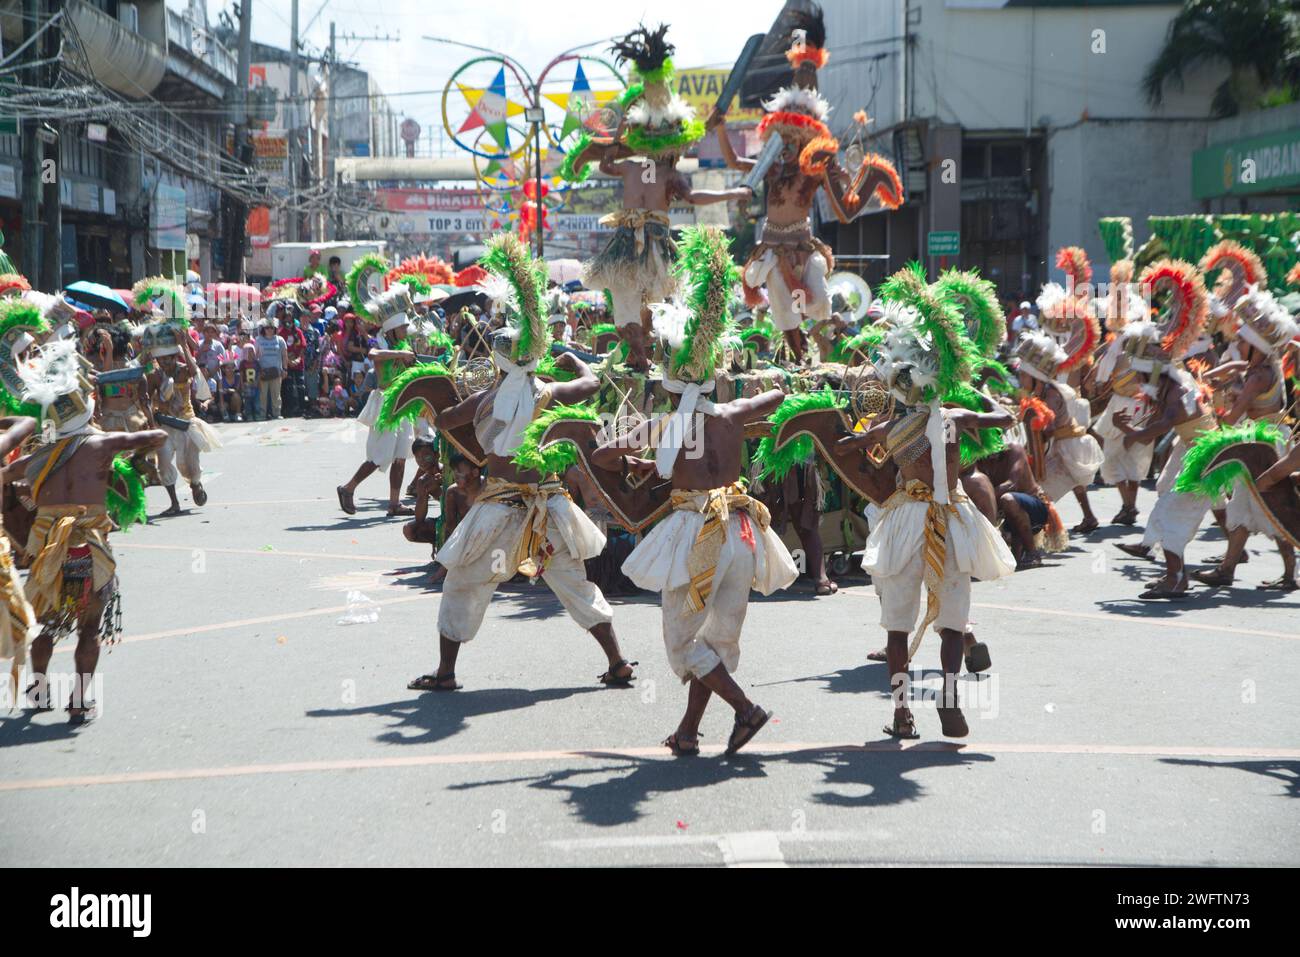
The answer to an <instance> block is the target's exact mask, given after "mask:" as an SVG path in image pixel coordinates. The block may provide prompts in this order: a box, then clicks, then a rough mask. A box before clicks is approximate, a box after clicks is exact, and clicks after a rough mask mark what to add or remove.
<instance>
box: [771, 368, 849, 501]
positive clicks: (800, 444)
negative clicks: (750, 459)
mask: <svg viewBox="0 0 1300 957" xmlns="http://www.w3.org/2000/svg"><path fill="white" fill-rule="evenodd" d="M846 405H847V402H846V400H844V399H841V398H839V397H838V396H836V394H835V393H834V392H832V391H831V390H830V389H822V390H821V391H819V392H800V393H797V394H795V395H790V396H786V397H785V399H784V400H783V401H782V402H781V404H780V405H779V406H777V409H776V411H775V412H773V413H772V414H771V415H769V416H768V417H767V421H768V422H770V423H772V431H773V433H775V432H777V431H779V430H780V428H781V426H782V425H784V424H785V423H786V422H788V421H790V420H791V419H793V418H794V417H795V416H796V415H799V414H800V413H801V412H810V411H812V410H814V409H842V408H844V407H845V406H846ZM812 454H813V440H812V436H809V435H801V436H799V437H798V438H796V439H792V440H791V441H789V442H787V443H786V444H785V445H783V446H782V447H781V448H779V449H778V448H777V447H776V438H775V435H772V436H768V437H767V438H764V439H760V440H759V443H758V448H757V449H755V450H754V461H756V462H758V463H759V464H760V473H759V476H760V478H762V479H764V480H767V479H769V478H775V479H776V480H777V481H781V480H783V479H784V478H785V477H786V475H787V474H788V473H789V471H790V470H791V469H792V468H794V467H795V466H797V465H802V464H803V463H804V462H807V461H808V457H809V456H811V455H812Z"/></svg>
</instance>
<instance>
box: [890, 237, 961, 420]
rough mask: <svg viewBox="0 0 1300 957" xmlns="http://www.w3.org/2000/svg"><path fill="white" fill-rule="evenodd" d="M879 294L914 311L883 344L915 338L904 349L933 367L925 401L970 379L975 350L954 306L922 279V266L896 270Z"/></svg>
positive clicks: (912, 264)
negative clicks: (912, 346)
mask: <svg viewBox="0 0 1300 957" xmlns="http://www.w3.org/2000/svg"><path fill="white" fill-rule="evenodd" d="M881 295H882V296H883V297H884V298H886V299H891V300H894V301H895V302H900V303H902V304H903V305H907V306H911V307H912V308H913V309H915V310H916V314H917V315H916V321H915V322H914V323H911V324H909V325H908V326H900V327H897V328H895V329H891V330H889V331H888V332H887V333H886V335H885V341H884V343H883V346H884V347H885V348H890V346H891V344H892V345H893V347H894V348H895V349H897V348H898V346H899V345H903V346H906V345H907V342H906V340H908V339H914V340H915V342H914V344H915V346H916V349H915V350H910V349H909V350H907V351H911V352H913V353H914V355H913V356H912V357H911V358H918V359H922V360H923V361H924V362H925V364H926V365H932V366H933V382H931V383H930V384H928V386H927V388H926V390H925V393H924V395H925V401H927V402H929V401H933V400H934V399H937V398H941V397H943V396H947V395H949V394H951V393H952V392H953V391H954V390H955V389H956V388H957V387H958V386H960V385H963V384H965V383H967V382H970V380H971V376H972V374H973V373H974V370H975V367H976V365H977V364H978V362H979V358H980V356H979V350H978V349H976V347H975V344H974V343H973V342H971V340H970V339H969V338H967V337H966V333H965V331H964V329H963V327H962V322H961V315H960V313H959V312H958V311H957V307H956V305H955V304H954V303H952V302H951V301H948V300H945V299H941V298H939V296H937V295H936V294H935V292H934V290H932V289H931V288H930V285H929V283H927V282H926V279H925V267H923V266H922V265H921V264H920V263H917V262H914V263H911V264H910V265H908V266H906V267H905V268H903V269H901V270H899V271H898V272H897V273H895V274H894V275H893V276H891V277H889V279H888V280H886V281H885V283H884V285H883V286H882V287H881ZM930 353H933V355H929V354H930ZM904 358H907V357H904Z"/></svg>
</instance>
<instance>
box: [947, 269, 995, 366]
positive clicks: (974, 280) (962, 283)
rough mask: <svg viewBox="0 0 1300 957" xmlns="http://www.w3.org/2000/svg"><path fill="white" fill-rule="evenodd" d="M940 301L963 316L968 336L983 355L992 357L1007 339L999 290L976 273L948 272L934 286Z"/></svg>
mask: <svg viewBox="0 0 1300 957" xmlns="http://www.w3.org/2000/svg"><path fill="white" fill-rule="evenodd" d="M934 286H935V291H936V292H937V293H938V295H939V297H940V298H941V299H942V298H946V299H949V300H951V301H952V302H953V303H954V304H955V305H956V306H957V310H958V312H960V313H961V316H962V319H963V320H964V322H965V325H966V333H967V335H968V336H969V337H970V339H971V341H973V342H974V343H975V347H976V348H977V349H979V352H980V355H982V356H985V357H991V356H993V355H995V354H996V353H997V351H998V346H1000V345H1001V344H1002V342H1003V340H1005V339H1006V337H1007V320H1006V317H1005V316H1003V314H1002V306H1000V305H999V304H998V295H997V287H996V286H994V285H993V283H991V282H989V281H988V280H987V279H985V278H983V277H982V276H980V274H979V273H978V272H975V271H974V270H970V271H962V270H959V269H948V270H945V271H944V272H943V273H942V274H941V275H940V276H939V279H938V281H937V282H935V284H934Z"/></svg>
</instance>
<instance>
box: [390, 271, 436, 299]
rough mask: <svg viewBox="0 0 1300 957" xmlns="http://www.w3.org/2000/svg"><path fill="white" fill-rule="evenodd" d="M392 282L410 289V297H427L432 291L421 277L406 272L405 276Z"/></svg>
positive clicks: (431, 287) (426, 281)
mask: <svg viewBox="0 0 1300 957" xmlns="http://www.w3.org/2000/svg"><path fill="white" fill-rule="evenodd" d="M394 282H400V283H402V285H404V286H410V287H411V295H412V296H417V295H418V296H427V295H428V294H429V293H431V292H432V291H433V286H431V285H429V281H428V280H427V279H425V278H424V277H423V276H417V275H416V274H415V273H411V272H408V273H406V274H405V275H402V276H398V277H397V279H395V280H394Z"/></svg>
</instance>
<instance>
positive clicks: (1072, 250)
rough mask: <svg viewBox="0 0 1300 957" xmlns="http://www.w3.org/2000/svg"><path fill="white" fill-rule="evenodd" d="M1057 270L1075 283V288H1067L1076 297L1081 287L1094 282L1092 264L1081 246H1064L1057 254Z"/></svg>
mask: <svg viewBox="0 0 1300 957" xmlns="http://www.w3.org/2000/svg"><path fill="white" fill-rule="evenodd" d="M1056 268H1057V269H1059V270H1061V271H1062V272H1064V273H1065V274H1066V275H1067V276H1069V277H1070V279H1071V280H1072V281H1073V286H1070V287H1067V288H1068V289H1069V291H1070V292H1071V293H1073V294H1074V295H1076V296H1077V295H1079V292H1078V289H1079V287H1080V286H1083V285H1086V284H1087V283H1090V282H1092V263H1090V262H1089V261H1088V254H1087V253H1086V252H1084V251H1083V249H1082V248H1081V247H1079V246H1062V247H1061V248H1060V249H1059V250H1058V251H1057V253H1056Z"/></svg>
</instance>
